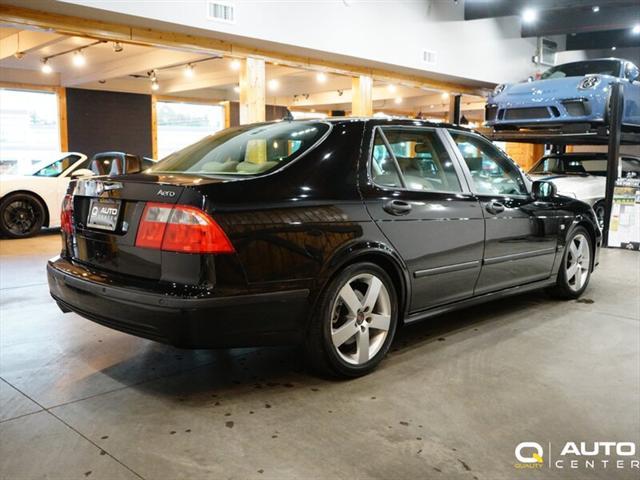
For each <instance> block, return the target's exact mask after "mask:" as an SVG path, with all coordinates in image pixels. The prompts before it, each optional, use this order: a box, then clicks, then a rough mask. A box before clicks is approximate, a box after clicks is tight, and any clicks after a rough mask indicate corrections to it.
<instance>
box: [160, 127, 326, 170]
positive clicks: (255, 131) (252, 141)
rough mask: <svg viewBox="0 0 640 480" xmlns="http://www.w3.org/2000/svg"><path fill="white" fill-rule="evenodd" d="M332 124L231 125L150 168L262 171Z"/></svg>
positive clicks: (289, 156)
mask: <svg viewBox="0 0 640 480" xmlns="http://www.w3.org/2000/svg"><path fill="white" fill-rule="evenodd" d="M329 128H330V127H329V125H328V124H327V123H322V122H279V123H272V124H266V125H257V126H256V125H247V126H242V127H237V128H231V129H227V130H223V131H222V132H220V133H218V134H216V135H212V136H209V137H206V138H204V139H203V140H201V141H199V142H197V143H194V144H193V145H190V146H188V147H186V148H184V149H182V150H179V151H177V152H174V153H172V154H171V155H169V156H168V157H165V158H164V159H163V160H161V161H160V162H158V163H157V164H156V165H154V166H153V167H151V169H150V171H151V172H152V173H188V174H197V175H207V174H210V175H234V176H239V175H242V176H244V175H262V174H265V173H267V172H270V171H272V170H274V169H275V168H277V167H279V166H281V165H284V164H285V163H288V162H290V161H292V160H294V159H295V158H297V157H299V156H300V155H302V154H303V153H304V152H306V151H308V150H309V149H310V148H311V147H313V146H314V145H315V144H316V143H317V142H318V141H319V140H320V139H321V138H322V137H323V136H324V135H325V134H326V133H327V132H328V131H329Z"/></svg>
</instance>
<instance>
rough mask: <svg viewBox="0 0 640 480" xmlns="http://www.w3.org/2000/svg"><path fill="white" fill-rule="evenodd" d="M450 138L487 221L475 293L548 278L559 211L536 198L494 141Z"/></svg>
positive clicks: (460, 135)
mask: <svg viewBox="0 0 640 480" xmlns="http://www.w3.org/2000/svg"><path fill="white" fill-rule="evenodd" d="M449 133H450V134H451V137H452V138H453V141H454V142H455V144H456V145H457V147H458V151H459V153H460V155H461V157H462V158H463V159H464V164H465V166H466V168H465V171H466V172H465V173H466V174H467V175H468V178H469V183H470V184H471V185H472V190H473V192H474V193H475V194H476V196H477V197H478V199H479V200H480V204H481V205H482V213H483V215H484V218H485V231H486V239H485V250H484V256H483V262H482V263H483V266H482V271H481V273H480V278H479V279H478V284H477V286H476V290H475V294H476V295H481V294H483V293H488V292H491V291H495V290H500V289H503V288H508V287H511V286H514V285H521V284H525V283H529V282H534V281H537V280H543V279H545V278H548V277H549V276H550V275H551V269H552V267H553V262H554V260H555V256H556V244H557V229H558V223H557V218H556V210H555V208H554V206H553V205H552V204H549V203H545V202H538V201H536V200H534V199H533V197H532V196H531V195H530V193H529V187H528V182H527V181H526V180H525V177H524V175H523V174H522V172H521V171H520V170H519V169H518V168H517V166H516V165H515V164H514V163H513V161H512V160H511V159H509V158H508V157H507V156H506V155H505V154H504V153H502V151H500V150H499V149H498V148H497V147H495V146H494V145H493V144H492V143H491V142H489V141H488V140H486V139H484V138H483V137H481V136H479V135H476V134H472V133H466V132H460V131H457V130H450V131H449Z"/></svg>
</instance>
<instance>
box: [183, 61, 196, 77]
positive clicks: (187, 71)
mask: <svg viewBox="0 0 640 480" xmlns="http://www.w3.org/2000/svg"><path fill="white" fill-rule="evenodd" d="M193 70H194V68H193V65H191V64H190V63H189V64H188V65H185V66H184V76H185V77H187V78H193V74H194V73H193Z"/></svg>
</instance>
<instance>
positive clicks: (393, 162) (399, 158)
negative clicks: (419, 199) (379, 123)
mask: <svg viewBox="0 0 640 480" xmlns="http://www.w3.org/2000/svg"><path fill="white" fill-rule="evenodd" d="M383 135H384V137H385V138H386V140H387V142H388V144H389V147H391V152H390V151H389V149H388V148H387V146H386V144H385V143H384V140H383V138H382V136H383ZM398 168H399V170H400V172H398ZM371 171H372V177H373V180H374V182H375V183H377V184H378V185H382V186H389V187H402V186H403V185H402V182H404V188H406V189H408V190H417V191H423V192H461V191H462V188H461V186H460V181H459V179H458V175H457V173H456V170H455V167H454V166H453V162H452V161H451V158H450V157H449V154H448V153H447V151H446V149H445V148H444V145H443V144H442V142H441V141H440V139H439V138H438V136H437V134H436V132H435V131H433V130H423V129H409V128H384V129H381V130H380V131H378V132H377V133H376V138H375V141H374V146H373V158H372V162H371ZM401 178H402V180H401Z"/></svg>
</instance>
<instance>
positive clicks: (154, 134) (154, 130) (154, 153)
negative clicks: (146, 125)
mask: <svg viewBox="0 0 640 480" xmlns="http://www.w3.org/2000/svg"><path fill="white" fill-rule="evenodd" d="M157 104H158V97H156V96H155V95H151V157H152V158H155V159H156V160H157V159H158V109H157Z"/></svg>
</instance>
